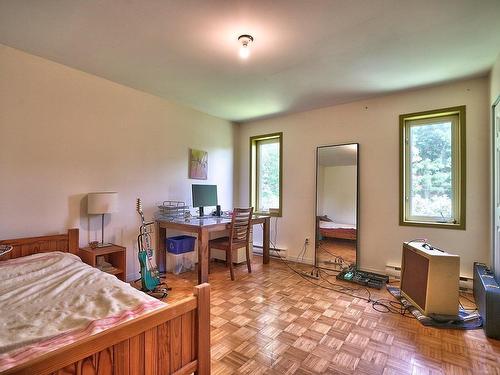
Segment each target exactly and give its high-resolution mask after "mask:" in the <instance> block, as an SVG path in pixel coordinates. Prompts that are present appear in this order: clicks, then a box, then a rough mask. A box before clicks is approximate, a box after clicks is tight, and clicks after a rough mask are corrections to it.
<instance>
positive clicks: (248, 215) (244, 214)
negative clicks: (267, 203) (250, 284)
mask: <svg viewBox="0 0 500 375" xmlns="http://www.w3.org/2000/svg"><path fill="white" fill-rule="evenodd" d="M252 213H253V208H252V207H250V208H235V209H234V211H233V217H232V219H231V228H230V231H229V237H222V238H217V239H215V240H211V241H209V242H208V260H209V263H210V259H211V258H212V248H213V249H219V250H224V251H225V252H226V263H229V272H230V273H231V280H233V281H234V269H233V250H237V249H241V248H242V247H245V248H246V256H247V267H248V273H251V272H252V266H251V264H250V245H249V243H248V239H249V237H250V220H251V219H252ZM209 272H210V265H209Z"/></svg>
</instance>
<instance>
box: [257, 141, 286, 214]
mask: <svg viewBox="0 0 500 375" xmlns="http://www.w3.org/2000/svg"><path fill="white" fill-rule="evenodd" d="M272 139H277V140H278V143H279V157H280V160H279V207H278V212H277V213H274V212H273V213H271V212H267V211H259V210H258V207H257V204H258V202H259V199H258V191H259V189H258V183H259V171H258V163H257V160H258V157H259V155H258V147H257V146H258V143H259V142H260V141H269V140H272ZM249 180H250V181H249V182H250V189H249V204H250V206H251V207H253V208H254V211H255V213H256V214H261V215H270V216H276V217H281V216H282V215H283V132H279V133H270V134H262V135H255V136H252V137H250V178H249Z"/></svg>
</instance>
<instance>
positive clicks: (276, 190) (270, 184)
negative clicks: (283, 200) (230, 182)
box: [257, 138, 280, 211]
mask: <svg viewBox="0 0 500 375" xmlns="http://www.w3.org/2000/svg"><path fill="white" fill-rule="evenodd" d="M257 148H258V150H257V155H258V158H257V163H258V165H257V168H258V170H257V171H258V172H257V185H258V191H257V197H258V203H257V208H258V211H268V210H269V209H270V208H279V201H280V170H279V166H280V145H279V140H278V139H277V138H275V139H270V140H264V141H259V142H258V143H257Z"/></svg>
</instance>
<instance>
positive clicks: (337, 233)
mask: <svg viewBox="0 0 500 375" xmlns="http://www.w3.org/2000/svg"><path fill="white" fill-rule="evenodd" d="M319 234H320V235H321V236H323V237H329V238H340V239H344V240H353V241H355V240H356V229H352V228H319Z"/></svg>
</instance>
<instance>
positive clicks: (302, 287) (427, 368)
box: [167, 257, 500, 375]
mask: <svg viewBox="0 0 500 375" xmlns="http://www.w3.org/2000/svg"><path fill="white" fill-rule="evenodd" d="M252 268H253V273H252V274H250V275H249V274H248V273H247V272H246V266H245V265H242V266H238V267H236V281H234V282H232V281H231V280H230V278H229V271H228V270H227V269H226V268H225V266H224V265H223V264H217V265H215V266H214V267H213V272H212V274H210V284H211V285H212V296H211V297H212V298H211V352H212V373H213V374H214V375H218V374H269V375H274V374H297V375H302V374H385V375H392V374H398V375H400V374H426V375H431V374H432V375H436V374H500V341H496V340H491V339H487V338H486V337H485V335H484V332H483V330H481V329H480V330H474V331H458V330H439V329H434V328H426V327H424V326H422V325H421V324H420V323H418V322H417V321H416V320H414V319H411V318H408V317H402V316H400V315H393V314H388V313H386V314H384V313H380V312H377V311H375V310H373V308H372V306H371V304H369V303H367V302H366V301H363V300H362V299H360V298H356V297H351V296H347V295H344V294H340V293H338V292H335V291H330V290H325V289H322V288H320V287H318V286H315V285H312V284H311V283H309V282H307V281H304V280H303V279H302V278H301V277H300V276H298V275H296V274H294V273H293V272H292V271H290V270H289V269H288V268H287V267H286V266H285V265H284V264H282V263H281V262H280V261H279V260H275V259H273V260H271V263H270V264H269V265H262V263H261V262H260V259H259V258H257V257H256V259H254V264H253V266H252ZM180 276H181V277H176V276H174V275H170V274H169V275H168V283H169V286H171V287H172V288H173V290H172V292H171V294H170V296H169V297H168V298H167V301H174V300H177V299H179V298H182V297H183V296H185V295H186V294H190V293H191V292H192V285H194V282H195V280H196V274H195V273H194V272H193V273H190V274H182V275H180ZM313 281H314V280H313ZM344 285H348V286H351V287H352V284H344ZM371 291H372V293H373V296H372V297H373V298H391V296H390V295H389V293H388V292H387V291H376V290H373V289H371ZM360 294H363V293H360Z"/></svg>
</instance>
